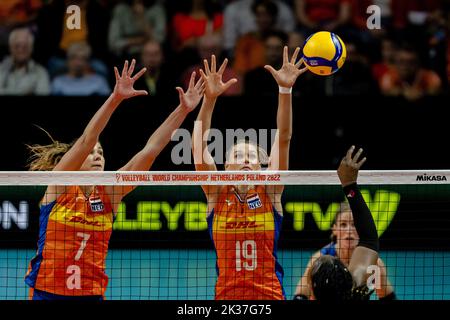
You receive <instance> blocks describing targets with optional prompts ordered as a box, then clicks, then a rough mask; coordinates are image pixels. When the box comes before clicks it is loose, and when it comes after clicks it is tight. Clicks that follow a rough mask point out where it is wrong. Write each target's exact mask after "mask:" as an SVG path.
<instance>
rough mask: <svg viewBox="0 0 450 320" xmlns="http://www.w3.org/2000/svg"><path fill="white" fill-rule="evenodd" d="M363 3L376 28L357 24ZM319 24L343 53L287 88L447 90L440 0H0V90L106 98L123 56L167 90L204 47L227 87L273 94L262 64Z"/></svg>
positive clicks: (403, 92)
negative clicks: (222, 69)
mask: <svg viewBox="0 0 450 320" xmlns="http://www.w3.org/2000/svg"><path fill="white" fill-rule="evenodd" d="M70 5H77V6H78V7H79V8H80V11H79V13H80V20H79V22H80V26H81V27H80V28H76V29H71V28H69V25H70V23H69V22H70V21H72V22H73V21H74V20H73V19H74V16H73V11H69V12H68V11H67V8H68V7H69V6H70ZM370 5H377V6H378V7H379V8H380V9H381V11H380V17H381V28H380V29H373V30H370V29H368V27H367V19H368V18H369V16H370V13H367V11H366V10H367V8H368V7H369V6H370ZM68 21H69V22H68ZM320 30H327V31H332V32H335V33H337V34H338V35H339V36H340V37H341V38H342V39H343V41H344V42H345V43H346V46H347V60H346V62H345V65H344V67H343V68H342V69H341V70H340V71H339V72H337V73H336V74H334V75H333V76H330V77H319V76H316V75H313V74H312V73H306V74H305V76H303V77H302V78H301V79H300V81H298V83H297V84H296V87H295V88H294V94H295V95H308V94H311V95H312V94H321V95H327V96H339V95H378V94H383V95H389V96H404V97H405V98H406V99H409V100H416V99H418V98H420V97H422V96H425V95H437V94H442V93H444V92H448V87H449V82H450V0H427V1H423V0H372V1H371V0H234V1H233V0H165V1H163V0H122V1H121V0H1V1H0V95H65V96H90V95H108V94H109V93H110V92H111V89H112V88H113V86H114V83H113V82H114V74H113V72H112V70H113V68H112V66H114V65H117V66H119V65H122V64H123V61H124V60H125V59H128V60H130V59H132V58H136V60H137V61H138V63H139V65H140V66H141V67H147V70H148V71H147V73H146V74H145V75H144V76H143V77H142V78H141V79H139V82H138V83H137V84H136V86H137V87H138V89H145V90H148V92H149V94H150V95H167V94H173V95H175V94H176V91H175V89H174V88H175V86H177V85H183V86H185V87H186V86H187V83H188V81H189V75H190V73H191V72H192V71H193V70H197V69H198V68H200V67H202V61H203V59H204V58H208V57H210V56H211V54H215V55H216V56H218V57H220V59H223V58H225V57H227V58H229V60H230V63H229V68H228V69H227V71H226V73H225V75H224V78H225V80H227V79H229V78H232V77H237V78H238V79H239V80H240V81H239V82H238V84H237V85H235V86H233V87H231V88H230V89H229V90H228V91H227V92H226V94H227V95H241V94H249V95H251V94H258V95H271V94H272V95H273V94H276V93H277V90H276V89H277V88H276V84H275V82H274V81H273V80H272V79H271V76H270V74H269V73H268V72H267V71H266V70H265V69H264V68H263V66H264V65H265V64H271V65H273V66H274V67H279V66H280V65H281V63H282V48H283V46H284V45H288V46H289V49H290V50H291V51H293V50H295V47H297V46H300V47H301V46H302V45H303V43H304V42H305V39H306V38H307V37H308V36H309V35H310V34H312V33H314V32H316V31H320Z"/></svg>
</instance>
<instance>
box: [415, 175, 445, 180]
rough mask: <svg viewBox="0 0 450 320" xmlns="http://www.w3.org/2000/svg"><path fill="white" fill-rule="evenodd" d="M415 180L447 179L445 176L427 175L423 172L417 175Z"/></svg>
mask: <svg viewBox="0 0 450 320" xmlns="http://www.w3.org/2000/svg"><path fill="white" fill-rule="evenodd" d="M416 181H447V177H446V176H429V175H427V174H426V173H425V174H423V175H421V176H417V178H416Z"/></svg>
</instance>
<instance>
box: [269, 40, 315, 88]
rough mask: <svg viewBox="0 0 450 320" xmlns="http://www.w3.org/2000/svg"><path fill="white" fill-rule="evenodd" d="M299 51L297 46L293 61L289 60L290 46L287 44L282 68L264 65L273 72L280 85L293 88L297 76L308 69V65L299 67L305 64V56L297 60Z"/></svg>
mask: <svg viewBox="0 0 450 320" xmlns="http://www.w3.org/2000/svg"><path fill="white" fill-rule="evenodd" d="M299 52H300V48H298V47H297V48H296V49H295V52H294V54H293V55H292V58H291V61H289V57H288V47H287V46H285V47H284V51H283V66H282V67H281V68H280V70H275V69H274V68H273V67H272V66H269V65H265V66H264V69H266V70H268V71H269V72H270V73H271V74H272V76H273V77H274V78H275V80H276V82H277V83H278V85H279V86H280V87H285V88H292V86H293V85H294V83H295V80H297V77H298V76H299V75H301V74H302V73H304V72H305V71H306V70H308V68H306V67H305V68H303V69H299V67H300V66H301V65H302V64H303V58H302V59H300V60H299V61H298V62H296V60H297V57H298V54H299Z"/></svg>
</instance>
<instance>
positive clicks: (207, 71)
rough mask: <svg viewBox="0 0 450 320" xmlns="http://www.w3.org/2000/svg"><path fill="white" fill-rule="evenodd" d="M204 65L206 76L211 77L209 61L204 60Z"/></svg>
mask: <svg viewBox="0 0 450 320" xmlns="http://www.w3.org/2000/svg"><path fill="white" fill-rule="evenodd" d="M203 65H204V66H205V73H206V75H208V76H209V74H210V73H211V71H210V69H209V63H208V60H206V59H203Z"/></svg>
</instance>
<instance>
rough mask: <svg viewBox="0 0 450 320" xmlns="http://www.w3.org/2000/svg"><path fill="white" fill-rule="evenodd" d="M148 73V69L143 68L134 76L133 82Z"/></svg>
mask: <svg viewBox="0 0 450 320" xmlns="http://www.w3.org/2000/svg"><path fill="white" fill-rule="evenodd" d="M146 71H147V68H142V69H141V70H140V71H139V72H138V73H136V74H135V75H134V77H133V78H131V79H132V80H133V81H136V80H137V79H139V78H140V77H142V75H143V74H144V73H145V72H146Z"/></svg>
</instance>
